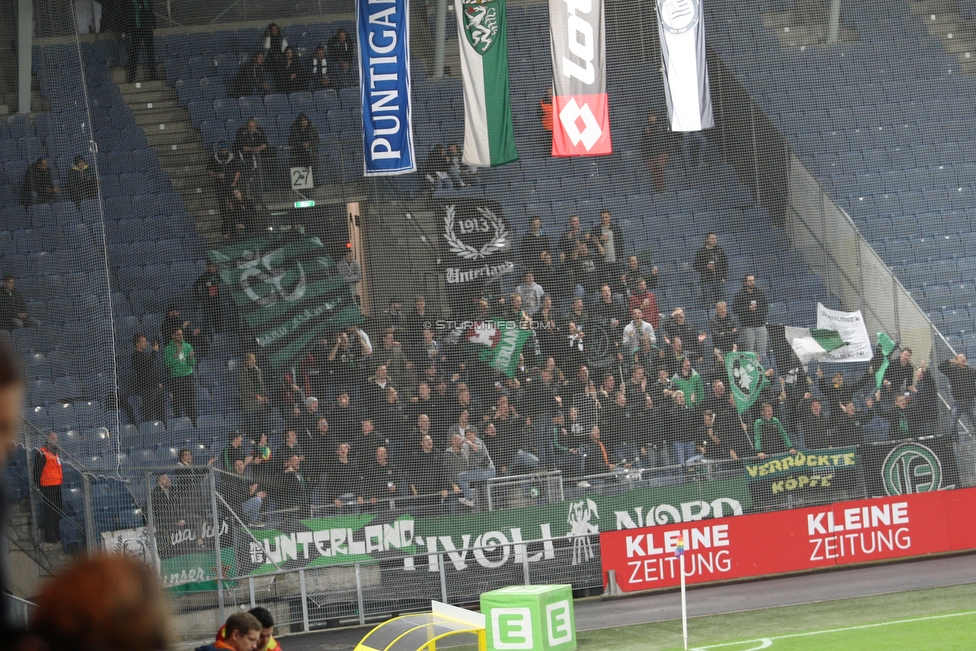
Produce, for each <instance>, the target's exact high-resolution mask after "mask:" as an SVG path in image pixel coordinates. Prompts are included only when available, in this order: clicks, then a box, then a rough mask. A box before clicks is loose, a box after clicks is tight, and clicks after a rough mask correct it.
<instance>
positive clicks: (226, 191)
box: [207, 140, 241, 208]
mask: <svg viewBox="0 0 976 651" xmlns="http://www.w3.org/2000/svg"><path fill="white" fill-rule="evenodd" d="M207 176H209V177H210V181H211V183H213V191H214V199H216V201H217V205H218V206H220V207H221V208H223V205H224V203H225V202H226V201H227V198H228V197H229V196H230V194H231V192H233V191H234V190H236V189H237V183H238V182H239V181H240V180H241V157H240V156H236V155H234V153H233V152H231V151H230V150H229V149H228V148H227V141H226V140H221V141H220V142H218V143H217V147H216V151H215V152H214V155H213V156H212V157H211V158H210V160H208V161H207Z"/></svg>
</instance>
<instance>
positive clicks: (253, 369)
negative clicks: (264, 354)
mask: <svg viewBox="0 0 976 651" xmlns="http://www.w3.org/2000/svg"><path fill="white" fill-rule="evenodd" d="M237 384H238V388H240V392H241V394H240V395H241V406H242V407H243V409H244V423H245V424H244V427H245V429H246V430H247V432H248V434H249V435H251V436H257V435H258V434H260V433H261V432H263V431H264V429H265V428H264V414H265V411H267V408H268V392H267V390H266V389H265V387H264V377H263V376H262V374H261V369H260V368H258V360H257V358H256V357H255V356H254V353H247V354H246V355H245V356H244V368H242V369H241V373H240V376H239V377H238V380H237Z"/></svg>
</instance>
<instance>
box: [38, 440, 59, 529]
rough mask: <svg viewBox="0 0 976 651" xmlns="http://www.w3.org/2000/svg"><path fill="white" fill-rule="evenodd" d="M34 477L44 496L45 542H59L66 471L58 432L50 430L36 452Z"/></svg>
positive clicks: (42, 518) (43, 520)
mask: <svg viewBox="0 0 976 651" xmlns="http://www.w3.org/2000/svg"><path fill="white" fill-rule="evenodd" d="M34 477H35V478H36V481H37V485H38V486H39V487H40V489H41V495H42V496H43V497H44V506H43V509H44V510H43V514H42V517H41V522H42V528H43V531H44V542H46V543H56V542H59V541H60V540H61V533H60V530H59V526H60V524H61V514H62V513H63V512H64V506H63V504H62V501H61V484H63V483H64V472H63V470H62V467H61V456H60V455H59V454H58V433H57V432H54V431H51V432H48V433H47V440H45V442H44V445H42V446H41V447H40V448H38V449H37V450H36V451H35V452H34Z"/></svg>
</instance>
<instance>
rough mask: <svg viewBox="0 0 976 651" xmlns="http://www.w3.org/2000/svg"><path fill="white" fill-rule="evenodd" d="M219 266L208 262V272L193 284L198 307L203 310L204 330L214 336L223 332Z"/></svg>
mask: <svg viewBox="0 0 976 651" xmlns="http://www.w3.org/2000/svg"><path fill="white" fill-rule="evenodd" d="M222 284H223V283H222V281H221V280H220V275H219V274H218V273H217V265H216V264H214V263H213V262H212V261H210V260H208V261H207V270H206V271H205V272H204V273H203V274H201V275H200V277H199V278H197V279H196V280H195V281H194V283H193V295H194V297H195V298H196V299H197V305H199V306H200V308H201V309H202V310H203V315H204V316H203V318H204V328H205V329H206V332H208V333H210V334H214V333H217V332H220V331H221V330H223V324H222V321H223V318H222V317H223V315H222V311H221V309H220V308H221V303H222V298H221V293H220V289H221V285H222Z"/></svg>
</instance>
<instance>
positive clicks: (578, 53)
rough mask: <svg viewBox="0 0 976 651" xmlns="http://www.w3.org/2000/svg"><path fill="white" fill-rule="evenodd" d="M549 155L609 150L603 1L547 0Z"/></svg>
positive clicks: (610, 149) (597, 153)
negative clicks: (550, 57)
mask: <svg viewBox="0 0 976 651" xmlns="http://www.w3.org/2000/svg"><path fill="white" fill-rule="evenodd" d="M549 26H550V27H549V28H550V30H551V36H552V39H551V40H552V81H553V93H552V155H553V156H602V155H605V154H610V153H612V148H611V144H610V110H609V102H608V99H607V74H606V38H605V37H606V34H605V31H606V30H605V28H604V20H603V0H549Z"/></svg>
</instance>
